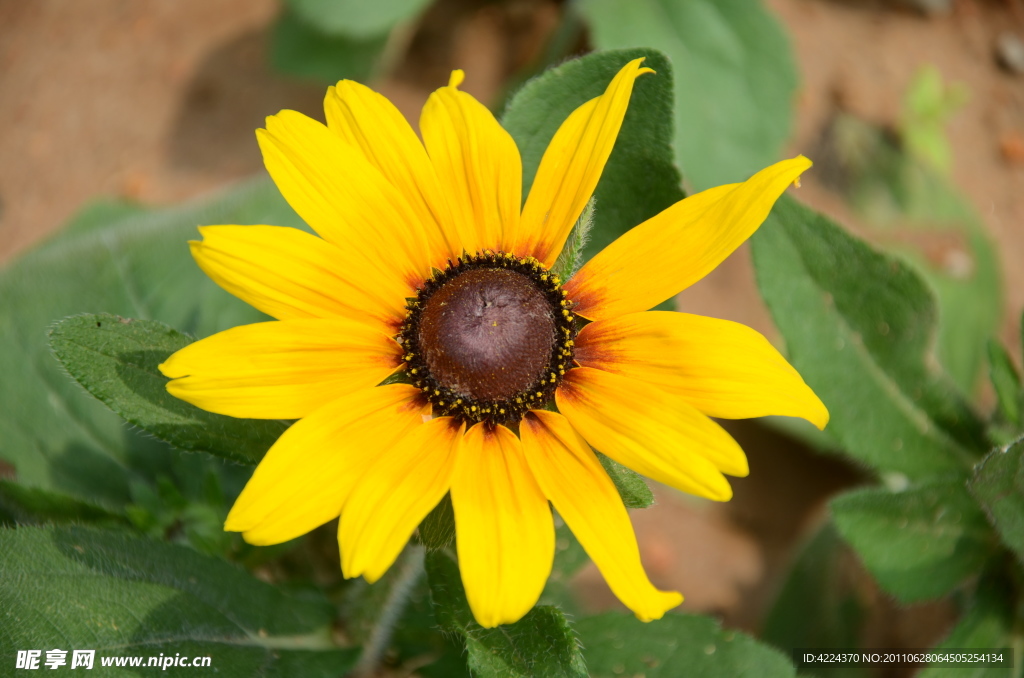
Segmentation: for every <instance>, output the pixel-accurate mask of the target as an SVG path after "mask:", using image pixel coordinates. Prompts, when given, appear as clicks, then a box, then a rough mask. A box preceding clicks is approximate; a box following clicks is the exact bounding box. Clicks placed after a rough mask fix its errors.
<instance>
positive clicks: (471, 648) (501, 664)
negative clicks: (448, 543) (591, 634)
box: [427, 551, 587, 678]
mask: <svg viewBox="0 0 1024 678" xmlns="http://www.w3.org/2000/svg"><path fill="white" fill-rule="evenodd" d="M427 576H428V578H429V580H430V595H431V598H433V601H434V614H435V616H436V617H437V623H438V624H439V625H440V627H441V630H442V631H445V632H446V633H454V634H458V635H459V636H460V637H461V638H462V639H463V640H464V641H465V643H466V651H467V653H468V662H469V670H470V671H471V672H472V674H473V675H474V676H478V677H480V678H491V677H495V678H498V677H500V678H516V677H519V676H522V677H523V678H528V677H532V676H545V677H549V676H550V678H559V677H561V676H565V677H573V678H582V677H583V676H586V675H587V671H586V668H585V666H584V664H583V657H582V655H581V654H580V650H579V646H578V643H577V641H576V635H575V634H574V633H573V630H572V628H571V627H570V626H569V622H567V621H566V619H565V616H564V615H562V613H561V612H559V611H558V610H557V609H556V608H554V607H549V606H546V605H541V606H538V607H535V608H533V609H532V610H530V612H529V613H528V614H527V615H526V616H525V617H523V618H522V619H520V620H519V621H518V622H516V623H515V624H505V625H502V626H499V627H498V628H494V629H485V628H483V627H481V626H480V625H479V624H477V623H476V621H475V620H474V619H473V614H472V612H470V609H469V604H468V603H467V602H466V593H465V590H464V589H463V588H462V581H461V579H460V578H459V567H458V565H456V563H455V560H454V559H453V558H452V556H451V555H450V554H448V553H447V552H445V551H433V552H429V553H427Z"/></svg>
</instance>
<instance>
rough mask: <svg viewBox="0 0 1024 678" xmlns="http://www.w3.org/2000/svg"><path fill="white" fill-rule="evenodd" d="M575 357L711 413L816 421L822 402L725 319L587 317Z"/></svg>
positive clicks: (749, 333)
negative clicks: (773, 416)
mask: <svg viewBox="0 0 1024 678" xmlns="http://www.w3.org/2000/svg"><path fill="white" fill-rule="evenodd" d="M575 359H576V362H578V363H579V364H580V365H583V366H584V367H596V368H598V369H602V370H606V371H608V372H614V373H616V374H621V375H623V376H627V377H631V378H633V379H636V380H638V381H643V382H646V383H649V384H653V385H654V386H657V387H659V388H661V389H663V390H665V391H668V392H669V393H672V394H674V395H677V396H679V397H680V398H682V399H683V400H685V401H686V402H688V403H689V404H690V405H693V406H694V407H695V408H697V409H698V410H700V411H701V412H703V413H704V414H706V415H708V416H711V417H720V418H724V419H745V418H748V417H764V416H768V415H772V414H777V415H783V416H787V417H803V418H804V419H806V420H807V421H809V422H811V423H812V424H814V425H815V426H817V427H818V428H822V429H823V428H825V424H827V423H828V410H826V409H825V405H824V404H822V402H821V400H819V399H818V396H816V395H814V392H813V391H812V390H811V389H810V387H808V386H807V384H805V383H804V380H803V379H801V378H800V374H799V373H798V372H797V371H796V370H795V369H793V367H792V366H791V365H790V364H789V363H788V362H786V359H785V358H783V357H782V355H780V354H779V352H778V351H777V350H775V347H774V346H772V345H771V344H770V343H769V342H768V340H767V339H765V338H764V337H763V336H761V335H760V334H759V333H758V332H756V331H754V330H752V329H750V328H749V327H746V326H745V325H740V324H739V323H734V322H729V321H728V320H718V319H716V318H705V317H703V316H699V315H690V314H688V313H672V312H666V311H647V312H643V313H629V314H627V315H624V316H619V317H617V318H612V319H609V320H598V321H596V322H592V323H590V324H589V325H587V326H586V327H584V328H583V330H582V331H581V332H580V334H579V336H578V337H577V338H576V352H575Z"/></svg>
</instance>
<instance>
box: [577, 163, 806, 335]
mask: <svg viewBox="0 0 1024 678" xmlns="http://www.w3.org/2000/svg"><path fill="white" fill-rule="evenodd" d="M810 166H811V161H810V160H808V159H807V158H805V157H803V156H799V157H797V158H793V159H792V160H783V161H782V162H777V163H775V164H774V165H772V166H771V167H768V168H766V169H763V170H761V171H760V172H758V173H757V174H755V175H754V176H752V177H751V178H750V179H748V180H747V181H745V182H743V183H742V184H729V185H727V186H719V187H717V188H712V189H709V190H707V191H703V192H701V193H697V194H695V195H692V196H690V197H689V198H686V199H684V200H680V201H679V202H677V203H676V204H675V205H673V206H672V207H669V208H668V209H666V210H664V211H663V212H661V213H660V214H657V215H655V216H653V217H651V218H650V219H648V220H647V221H645V222H644V223H642V224H640V225H639V226H637V227H636V228H633V229H631V230H629V231H627V232H626V233H625V234H623V235H622V236H620V237H619V239H618V240H616V241H615V242H613V243H612V244H611V245H609V246H608V247H606V248H604V249H603V250H602V251H601V252H599V253H598V254H597V256H595V257H594V258H593V259H591V260H590V261H588V262H587V263H586V264H585V265H584V266H583V268H581V269H580V270H579V272H578V273H576V275H574V276H573V277H572V279H571V280H569V282H568V283H566V285H565V290H566V292H567V293H568V295H569V298H570V299H572V300H573V301H575V302H576V307H575V308H574V310H575V312H576V313H578V314H579V315H581V316H583V317H584V318H589V319H591V320H600V319H603V318H613V317H615V316H619V315H623V314H626V313H633V312H635V311H646V310H647V309H649V308H651V307H652V306H656V305H657V304H660V303H661V302H663V301H665V300H666V299H669V298H671V297H672V296H674V295H676V294H678V293H679V292H681V291H682V290H684V289H686V288H687V287H689V286H690V285H692V284H693V283H695V282H697V281H698V280H700V279H701V278H703V277H704V276H705V275H707V274H708V273H710V272H711V271H712V270H713V269H714V268H715V267H716V266H718V264H719V263H721V262H722V260H723V259H725V258H726V257H727V256H729V255H730V254H732V252H733V251H734V250H735V249H736V248H737V247H739V246H740V245H741V244H743V242H744V241H745V240H746V239H747V238H749V237H750V236H751V235H753V233H754V231H756V230H757V228H758V226H760V225H761V222H763V221H764V220H765V218H767V216H768V213H769V212H770V211H771V209H772V205H774V204H775V201H776V200H778V199H779V196H780V195H782V193H783V192H784V191H785V190H786V188H787V187H788V186H789V185H790V184H792V183H793V182H794V181H796V180H797V178H799V176H800V175H801V174H802V173H803V172H804V171H805V170H806V169H807V168H808V167H810ZM599 209H600V208H599Z"/></svg>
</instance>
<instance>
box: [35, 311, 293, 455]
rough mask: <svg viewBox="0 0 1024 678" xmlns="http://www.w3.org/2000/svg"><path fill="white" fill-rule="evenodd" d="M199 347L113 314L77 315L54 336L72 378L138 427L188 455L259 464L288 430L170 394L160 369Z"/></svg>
mask: <svg viewBox="0 0 1024 678" xmlns="http://www.w3.org/2000/svg"><path fill="white" fill-rule="evenodd" d="M191 343H192V340H191V339H190V338H189V337H187V336H185V335H184V334H182V333H181V332H178V331H177V330H175V329H174V328H172V327H168V326H167V325H165V324H163V323H161V322H157V321H155V320H130V319H127V318H121V317H119V316H115V315H110V314H108V313H102V314H99V315H80V316H73V317H71V318H67V319H65V320H62V321H61V322H59V323H57V324H56V325H55V326H54V327H53V328H52V329H51V330H50V347H51V348H52V349H53V352H54V353H55V354H56V356H57V358H58V359H59V360H60V361H61V364H63V365H64V368H65V369H66V370H67V371H68V374H70V375H71V376H72V377H73V378H74V379H75V381H77V382H78V383H79V384H81V385H82V386H83V387H85V389H86V390H87V391H89V393H92V394H93V395H94V396H96V397H97V398H99V399H100V400H101V401H103V402H104V403H106V405H107V406H108V407H110V409H112V410H114V412H117V413H118V414H119V415H120V416H122V417H124V419H126V420H127V421H129V422H130V423H132V424H135V425H136V426H138V427H139V428H142V429H144V430H146V431H149V432H150V433H152V434H153V435H155V436H156V437H157V438H159V439H160V440H163V441H165V442H168V443H170V444H171V445H174V446H175V447H178V448H180V449H183V450H189V451H191V452H209V453H210V454H214V455H217V456H219V457H224V458H225V459H230V460H232V461H238V462H242V463H246V464H254V463H257V462H259V460H260V459H262V458H263V455H264V453H266V451H267V450H268V449H269V448H270V446H271V445H273V444H274V441H276V440H277V439H278V437H279V436H280V435H281V434H282V433H284V431H285V429H286V428H288V426H287V424H285V423H284V422H280V421H266V420H259V419H236V418H234V417H226V416H224V415H220V414H213V413H212V412H206V411H205V410H201V409H199V408H198V407H195V406H194V405H190V404H188V403H186V402H185V401H183V400H179V399H178V398H175V397H174V396H172V395H171V394H170V393H168V392H167V382H168V381H169V380H168V379H167V377H165V376H163V375H162V374H161V373H160V370H159V369H158V366H159V365H160V363H162V362H164V361H165V360H166V359H167V358H168V357H169V356H170V355H171V354H172V353H174V352H175V351H178V350H180V349H182V348H184V347H185V346H188V345H189V344H191Z"/></svg>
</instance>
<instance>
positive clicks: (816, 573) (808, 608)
mask: <svg viewBox="0 0 1024 678" xmlns="http://www.w3.org/2000/svg"><path fill="white" fill-rule="evenodd" d="M852 559H853V554H852V553H851V552H850V548H849V547H848V546H847V545H846V544H845V543H843V541H842V539H840V537H839V534H838V533H837V532H836V529H835V526H834V525H832V523H826V524H825V526H824V527H822V528H821V529H820V530H819V531H818V532H817V533H816V534H815V535H814V536H813V537H812V538H811V539H810V540H809V541H808V542H807V543H806V544H805V545H804V546H803V548H802V549H801V550H800V553H799V555H797V558H796V561H795V562H794V563H793V565H792V567H790V569H789V573H788V574H787V576H786V580H785V583H784V584H783V586H782V590H781V591H780V592H779V595H778V597H777V598H776V599H775V602H774V603H773V604H772V607H771V609H770V610H769V612H768V615H767V617H766V618H765V621H764V626H763V628H762V631H761V639H762V640H764V641H766V642H769V643H771V644H772V645H774V646H776V647H778V648H780V649H782V650H784V651H789V650H791V649H792V648H795V647H850V648H852V647H858V646H859V645H860V629H861V624H862V622H863V620H864V610H863V609H862V607H861V605H860V601H859V595H858V594H859V591H858V585H859V582H857V581H856V580H855V579H854V578H853V577H851V576H850V573H851V572H852V571H856V570H854V568H851V567H849V566H847V563H848V562H849V561H851V560H852ZM835 668H838V667H832V666H826V667H821V668H819V672H821V674H822V675H826V676H833V675H836V676H838V675H842V676H850V675H861V674H864V673H866V672H865V671H864V670H863V669H858V668H857V667H849V666H847V667H841V669H840V670H833V669H835ZM823 669H824V670H823Z"/></svg>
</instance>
